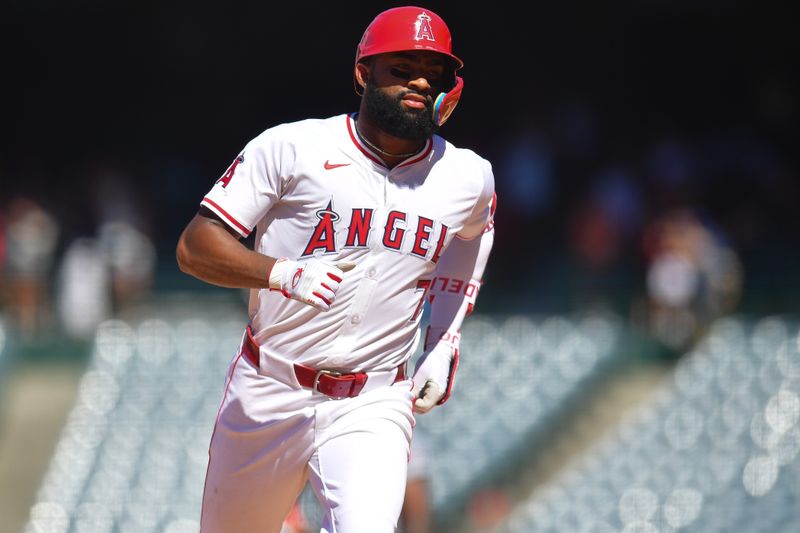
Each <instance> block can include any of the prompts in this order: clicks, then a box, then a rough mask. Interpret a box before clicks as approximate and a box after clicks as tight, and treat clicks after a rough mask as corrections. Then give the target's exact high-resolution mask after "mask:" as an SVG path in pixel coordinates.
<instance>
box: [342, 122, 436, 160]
mask: <svg viewBox="0 0 800 533" xmlns="http://www.w3.org/2000/svg"><path fill="white" fill-rule="evenodd" d="M355 125H356V135H358V138H359V139H361V141H362V142H363V143H364V144H365V145H367V146H368V147H369V148H371V149H372V151H373V152H375V153H376V154H378V155H379V156H380V158H381V159H382V160H383V162H384V163H386V165H387V166H389V167H393V166H394V165H396V164H398V163H400V162H401V161H404V160H406V159H408V158H409V157H411V156H413V155H416V154H418V153H419V152H420V151H422V149H423V148H424V147H425V141H409V140H408V139H400V138H398V137H394V136H393V135H390V134H388V133H386V132H384V131H383V130H381V129H379V128H377V127H375V126H373V125H372V124H370V123H369V122H368V121H367V120H361V114H359V116H358V117H357V119H356V121H355Z"/></svg>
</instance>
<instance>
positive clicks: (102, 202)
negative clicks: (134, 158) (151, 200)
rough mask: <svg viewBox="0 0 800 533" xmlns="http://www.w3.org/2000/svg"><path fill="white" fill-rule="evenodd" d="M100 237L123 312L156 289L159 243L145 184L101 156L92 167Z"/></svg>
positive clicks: (117, 307) (116, 306)
mask: <svg viewBox="0 0 800 533" xmlns="http://www.w3.org/2000/svg"><path fill="white" fill-rule="evenodd" d="M90 182H91V184H92V185H91V191H92V199H93V203H94V210H95V211H96V219H97V227H96V235H95V237H96V239H97V245H98V247H99V250H100V251H101V252H102V255H103V258H104V260H105V261H106V263H107V267H108V269H109V272H108V276H109V290H110V298H111V306H112V311H113V313H114V314H119V313H120V312H122V311H124V310H125V309H126V308H128V307H129V306H130V305H131V304H133V303H135V302H136V301H137V300H138V299H140V298H141V297H143V296H146V295H147V294H149V293H150V290H151V289H152V286H153V282H154V276H155V268H156V246H155V243H154V241H153V239H152V238H151V236H150V225H151V223H152V216H151V215H150V214H149V213H148V212H147V210H146V209H145V208H144V205H145V202H143V201H142V198H141V195H142V194H145V193H143V192H142V188H141V187H134V186H133V179H132V178H131V177H130V176H129V174H128V172H127V171H125V170H124V169H123V167H122V165H120V164H119V163H117V162H115V161H114V160H106V159H105V158H97V159H96V160H95V161H94V162H93V168H92V169H91V170H90Z"/></svg>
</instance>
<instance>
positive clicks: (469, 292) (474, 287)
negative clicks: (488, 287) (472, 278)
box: [464, 282, 478, 298]
mask: <svg viewBox="0 0 800 533" xmlns="http://www.w3.org/2000/svg"><path fill="white" fill-rule="evenodd" d="M477 291H478V285H477V284H476V283H474V282H470V283H469V285H467V288H466V290H465V291H464V294H466V295H467V296H468V297H470V298H471V297H472V295H473V294H475V293H476V292H477Z"/></svg>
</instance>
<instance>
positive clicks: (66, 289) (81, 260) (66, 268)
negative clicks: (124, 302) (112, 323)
mask: <svg viewBox="0 0 800 533" xmlns="http://www.w3.org/2000/svg"><path fill="white" fill-rule="evenodd" d="M110 286H111V282H110V276H109V269H108V264H107V261H106V257H105V254H104V253H103V251H102V249H101V248H100V246H99V244H98V242H97V240H96V239H93V238H89V237H81V238H78V239H75V240H73V241H72V242H71V243H70V244H69V246H68V247H67V250H66V252H65V253H64V257H63V259H62V261H61V265H60V269H59V273H58V292H57V300H56V302H57V309H58V317H59V320H60V322H61V325H62V327H63V329H64V332H65V333H66V334H67V335H69V336H70V337H72V338H74V339H78V340H85V339H89V338H91V336H92V335H93V334H94V331H95V328H96V327H97V326H98V325H99V324H100V323H101V322H102V321H103V320H106V319H107V318H109V317H110V316H111V314H112V309H111V291H110Z"/></svg>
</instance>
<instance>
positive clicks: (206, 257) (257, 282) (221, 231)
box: [176, 215, 275, 288]
mask: <svg viewBox="0 0 800 533" xmlns="http://www.w3.org/2000/svg"><path fill="white" fill-rule="evenodd" d="M176 257H177V261H178V265H179V266H180V269H181V271H183V272H185V273H187V274H190V275H192V276H194V277H196V278H198V279H200V280H203V281H205V282H207V283H211V284H213V285H219V286H221V287H230V288H265V287H267V286H268V284H269V272H270V270H271V269H272V265H273V264H274V263H275V259H274V258H271V257H268V256H266V255H263V254H259V253H257V252H254V251H252V250H250V249H248V248H247V247H246V246H245V245H244V244H242V243H241V242H240V241H239V240H238V239H237V238H236V237H234V236H233V235H231V234H230V233H229V231H228V230H227V229H226V228H225V226H224V225H223V224H222V223H221V222H219V221H217V220H214V219H211V218H208V217H204V216H200V215H197V216H195V217H194V219H192V221H191V222H190V223H189V225H188V226H187V227H186V229H185V230H184V232H183V234H182V235H181V237H180V240H179V241H178V247H177V251H176Z"/></svg>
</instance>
